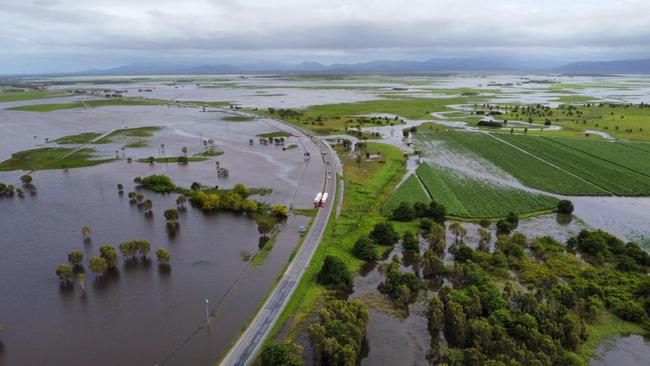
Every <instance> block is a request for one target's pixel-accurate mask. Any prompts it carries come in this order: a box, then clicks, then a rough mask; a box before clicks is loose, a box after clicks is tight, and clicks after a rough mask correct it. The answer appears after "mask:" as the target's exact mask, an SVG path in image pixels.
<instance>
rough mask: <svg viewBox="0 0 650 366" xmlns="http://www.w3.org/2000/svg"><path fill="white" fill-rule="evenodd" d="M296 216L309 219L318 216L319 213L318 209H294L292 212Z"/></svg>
mask: <svg viewBox="0 0 650 366" xmlns="http://www.w3.org/2000/svg"><path fill="white" fill-rule="evenodd" d="M291 212H293V213H294V214H296V215H300V216H308V217H314V216H316V213H317V212H318V208H317V207H314V208H294V209H292V210H291Z"/></svg>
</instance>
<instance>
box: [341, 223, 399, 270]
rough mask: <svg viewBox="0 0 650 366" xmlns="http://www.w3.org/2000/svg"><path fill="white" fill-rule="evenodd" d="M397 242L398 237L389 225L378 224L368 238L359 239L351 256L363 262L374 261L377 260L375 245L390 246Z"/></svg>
mask: <svg viewBox="0 0 650 366" xmlns="http://www.w3.org/2000/svg"><path fill="white" fill-rule="evenodd" d="M398 240H399V235H398V234H397V232H396V231H395V229H394V228H393V225H391V223H389V222H382V223H378V224H376V225H375V227H374V228H373V229H372V231H371V232H370V234H369V235H368V236H364V237H361V238H359V239H358V240H357V241H356V242H355V243H354V247H353V248H352V254H354V256H355V257H357V258H359V259H361V260H364V261H374V260H377V259H379V255H378V254H377V249H376V248H377V245H383V246H390V245H394V244H395V243H397V241H398Z"/></svg>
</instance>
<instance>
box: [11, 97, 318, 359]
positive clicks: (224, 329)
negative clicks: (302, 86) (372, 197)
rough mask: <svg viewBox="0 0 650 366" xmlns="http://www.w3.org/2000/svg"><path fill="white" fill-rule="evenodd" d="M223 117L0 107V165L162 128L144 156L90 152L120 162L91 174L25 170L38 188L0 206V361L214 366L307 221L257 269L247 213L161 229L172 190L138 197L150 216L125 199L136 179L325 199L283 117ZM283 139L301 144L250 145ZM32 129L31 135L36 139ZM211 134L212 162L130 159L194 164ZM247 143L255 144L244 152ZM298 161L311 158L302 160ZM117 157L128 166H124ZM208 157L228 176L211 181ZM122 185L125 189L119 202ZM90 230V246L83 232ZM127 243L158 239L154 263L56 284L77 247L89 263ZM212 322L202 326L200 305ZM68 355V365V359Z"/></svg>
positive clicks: (298, 200)
mask: <svg viewBox="0 0 650 366" xmlns="http://www.w3.org/2000/svg"><path fill="white" fill-rule="evenodd" d="M222 117H223V114H221V113H207V112H206V113H202V112H199V111H198V109H195V108H178V107H170V108H168V107H155V106H146V107H106V108H97V109H93V110H61V111H56V112H48V113H30V112H18V111H6V110H0V121H2V122H0V123H1V124H2V129H3V131H7V133H4V132H3V134H2V135H0V160H4V159H6V158H8V157H9V156H10V154H11V153H12V152H15V151H20V150H24V149H29V148H32V147H34V146H56V145H55V144H53V143H49V144H46V143H45V137H49V138H50V139H54V138H56V137H59V136H64V135H69V134H76V133H81V132H107V131H110V130H112V129H115V128H123V127H125V126H128V127H141V126H151V125H160V126H165V128H164V129H163V130H162V131H160V132H158V133H156V134H155V136H154V137H153V138H152V139H151V140H150V141H149V143H148V147H145V148H126V149H125V150H122V149H121V145H122V144H121V143H113V144H100V145H96V146H94V147H96V148H97V150H98V155H99V156H107V157H114V156H115V154H116V151H117V155H118V157H119V160H117V161H115V162H112V163H109V164H103V165H98V166H94V167H88V168H81V169H70V170H68V171H63V170H50V171H39V172H36V173H33V174H32V176H33V177H34V183H35V185H36V186H37V188H38V191H37V193H36V194H34V195H30V194H27V195H26V197H25V198H22V199H21V198H19V197H17V196H14V197H12V198H0V232H1V233H2V235H0V251H1V252H2V253H3V255H2V256H0V279H1V280H0V314H1V315H0V324H2V326H3V328H4V330H3V332H2V335H1V336H0V342H1V345H0V364H7V365H37V364H64V363H65V364H70V365H89V364H93V365H115V364H136V365H139V364H145V365H146V364H154V363H161V364H166V365H208V364H214V363H215V362H216V361H217V359H218V357H219V355H220V354H221V352H222V351H223V350H224V349H226V347H227V345H228V344H229V343H230V342H231V341H232V339H233V337H234V336H235V335H236V334H238V332H239V330H240V329H241V327H242V326H243V325H244V324H245V323H246V321H247V320H248V319H249V318H250V317H251V316H252V314H253V313H254V311H255V309H256V307H257V306H258V305H259V303H260V302H261V301H262V300H263V298H264V296H265V294H266V293H267V291H268V290H269V289H270V287H271V285H272V283H273V281H274V280H275V279H276V278H277V277H278V276H279V275H280V273H281V271H282V269H283V268H284V265H285V264H286V262H287V260H288V258H289V256H290V254H291V252H292V250H293V249H294V247H295V245H296V244H297V242H298V239H299V236H298V233H297V229H298V227H299V226H300V225H306V224H307V223H308V221H309V220H308V218H307V217H303V216H292V217H290V218H289V220H288V221H287V222H286V223H285V224H283V225H281V227H280V228H281V232H280V234H279V235H278V238H277V240H276V244H275V246H274V248H273V250H272V251H271V253H270V254H269V256H268V257H267V258H266V260H265V261H264V264H263V265H262V266H259V267H251V265H250V264H249V263H247V262H244V261H243V259H242V254H243V253H248V254H253V255H254V254H255V253H257V252H258V251H259V249H260V247H259V245H260V242H259V234H258V232H257V225H256V224H255V222H254V221H253V220H251V219H249V218H247V217H246V216H244V215H236V214H231V213H219V214H204V213H202V212H200V211H199V210H195V209H193V208H191V207H188V208H187V209H186V210H184V211H182V212H181V218H180V231H179V232H178V233H177V234H176V235H175V236H173V237H170V236H169V235H168V234H167V231H166V229H165V219H164V217H163V215H162V212H163V211H164V210H165V209H167V208H173V207H176V203H175V199H176V195H162V194H155V193H153V192H148V191H141V193H143V194H144V195H145V197H146V198H148V199H151V200H152V201H153V207H154V208H153V214H152V215H146V214H145V213H144V212H143V211H142V210H141V208H139V207H138V206H137V205H134V204H130V203H129V201H128V198H127V197H126V193H127V192H129V191H131V190H135V187H134V186H133V183H132V180H133V177H135V176H146V175H150V174H166V175H169V176H170V177H171V178H172V179H173V180H174V181H175V182H176V183H177V184H179V185H181V186H185V187H188V186H189V185H190V184H191V183H192V182H194V181H199V182H201V183H203V184H206V185H209V186H216V185H218V186H220V187H224V188H230V187H232V186H233V185H234V184H236V183H244V184H246V185H248V186H249V187H260V188H271V189H273V192H272V193H271V194H269V195H265V196H256V197H255V199H258V200H263V201H268V202H270V203H274V204H275V203H282V204H285V205H287V206H290V205H292V206H294V207H310V206H311V200H312V198H313V194H314V192H317V191H319V190H320V188H321V187H322V184H323V179H324V175H325V173H324V172H325V167H324V164H323V162H322V159H320V158H319V156H320V151H319V149H318V147H316V145H315V144H314V143H313V142H311V140H310V139H308V138H306V137H296V136H298V135H299V134H298V133H297V131H295V130H294V129H292V128H289V127H284V126H283V125H279V124H278V123H277V122H274V121H269V120H260V121H255V122H246V123H232V122H225V121H223V120H221V118H222ZM278 129H282V130H286V131H288V132H290V133H293V134H294V135H296V136H291V137H289V138H287V144H296V145H298V146H299V147H298V148H297V149H291V150H286V151H283V149H282V148H281V147H279V146H270V145H269V146H265V145H260V144H259V143H258V141H257V140H258V139H257V138H256V137H255V135H256V134H258V133H263V132H271V131H276V130H278ZM34 134H37V137H36V138H34V136H33V135H34ZM201 138H203V139H208V138H212V139H214V140H215V145H216V148H217V149H219V150H222V151H224V154H223V155H221V156H218V157H216V158H211V159H209V160H207V161H203V162H198V163H190V164H188V165H179V164H176V163H168V164H155V165H149V164H143V163H137V162H135V159H137V158H144V157H147V156H150V155H151V156H156V157H158V156H178V155H181V152H180V151H181V148H182V147H183V146H187V147H188V149H189V154H188V155H193V154H195V153H198V152H201V151H203V150H204V147H203V146H202V145H203V144H202V143H201V142H200V139H201ZM249 139H253V140H254V142H253V145H250V144H249ZM303 152H310V154H311V155H312V156H313V157H314V158H312V159H309V160H305V159H304V157H303ZM125 157H132V158H133V159H134V161H133V162H132V163H128V162H127V161H126V159H125ZM215 161H219V162H220V166H221V167H225V168H227V169H229V171H230V176H229V177H226V178H223V177H218V176H217V173H216V167H215ZM23 173H24V172H18V171H15V172H0V181H2V182H3V183H10V184H14V185H17V186H18V177H19V176H20V175H21V174H23ZM118 183H121V184H124V186H125V194H124V195H119V194H118V192H117V189H116V185H117V184H118ZM84 225H88V226H90V227H91V229H92V234H91V238H92V241H91V242H90V243H84V242H83V240H82V238H81V231H80V230H81V227H82V226H84ZM132 239H146V240H149V241H150V242H151V244H152V251H151V253H150V254H149V260H146V261H145V260H142V259H138V260H136V261H132V260H128V261H125V260H123V259H122V258H120V264H119V266H118V270H117V271H115V272H114V273H110V274H108V275H106V276H105V278H103V279H96V278H95V277H96V276H95V275H94V274H92V273H90V271H87V277H86V279H87V282H86V290H85V291H83V292H82V291H81V288H80V286H78V285H76V284H75V285H70V286H68V287H63V286H61V285H60V283H59V280H58V278H57V277H56V276H55V273H54V271H55V268H56V266H57V265H58V264H62V263H65V262H66V261H67V253H68V252H69V251H71V250H75V249H77V250H81V251H82V252H83V253H84V256H85V261H84V262H85V263H86V264H87V260H88V258H89V257H90V256H93V255H97V254H98V251H99V246H100V245H102V244H104V243H110V244H112V245H113V246H115V247H117V245H119V243H121V242H123V241H127V240H132ZM161 247H162V248H166V249H168V250H169V251H170V254H171V257H172V262H171V267H170V268H171V270H165V269H164V268H159V266H158V264H157V261H156V259H155V254H154V252H155V250H156V249H157V248H161ZM205 299H208V301H209V303H208V309H207V310H208V312H209V316H210V326H209V327H205V323H206V303H205ZM71 355H73V356H71Z"/></svg>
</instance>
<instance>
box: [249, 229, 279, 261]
mask: <svg viewBox="0 0 650 366" xmlns="http://www.w3.org/2000/svg"><path fill="white" fill-rule="evenodd" d="M280 232H281V230H279V229H278V230H276V231H275V232H274V233H273V235H271V238H269V241H267V242H266V244H264V247H262V250H260V251H259V252H258V253H257V255H255V257H253V266H255V267H258V266H261V265H262V264H264V261H265V260H266V257H268V256H269V254H270V253H271V250H273V246H274V245H275V241H276V240H277V239H278V235H279V234H280Z"/></svg>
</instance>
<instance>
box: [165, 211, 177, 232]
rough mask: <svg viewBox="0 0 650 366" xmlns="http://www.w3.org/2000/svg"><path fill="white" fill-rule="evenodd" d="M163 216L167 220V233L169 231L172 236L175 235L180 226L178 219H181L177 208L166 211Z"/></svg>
mask: <svg viewBox="0 0 650 366" xmlns="http://www.w3.org/2000/svg"><path fill="white" fill-rule="evenodd" d="M163 215H164V216H165V219H167V231H169V233H170V234H173V233H175V232H176V230H178V228H179V226H180V225H179V224H178V219H179V218H180V214H179V213H178V210H177V209H175V208H170V209H167V210H165V212H164V214H163Z"/></svg>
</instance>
